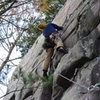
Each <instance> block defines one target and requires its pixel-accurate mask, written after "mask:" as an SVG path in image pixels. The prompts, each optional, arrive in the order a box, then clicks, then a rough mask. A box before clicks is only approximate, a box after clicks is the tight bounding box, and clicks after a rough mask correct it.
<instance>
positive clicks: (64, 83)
mask: <svg viewBox="0 0 100 100" xmlns="http://www.w3.org/2000/svg"><path fill="white" fill-rule="evenodd" d="M53 22H54V23H56V24H58V25H63V26H64V30H63V31H61V33H62V34H61V35H62V40H63V42H64V45H65V48H68V54H65V55H64V54H62V53H60V52H58V51H56V50H55V51H54V54H53V57H52V61H51V64H50V65H51V67H52V68H53V69H54V73H53V85H52V87H43V84H42V82H41V81H37V82H35V83H29V84H28V85H26V86H24V85H23V82H22V79H21V77H19V78H17V79H16V78H15V76H14V75H13V77H12V80H11V82H10V84H9V86H8V91H7V95H6V96H5V98H4V100H67V99H68V100H86V99H87V100H100V0H67V1H66V3H65V5H64V6H63V8H62V9H61V10H60V11H59V13H58V15H57V16H56V17H55V19H54V21H53ZM43 41H44V38H43V37H42V36H39V37H38V39H37V40H36V42H35V43H34V45H33V46H32V48H31V49H30V50H29V52H28V53H27V54H26V55H25V56H24V58H23V59H22V61H21V63H20V65H19V67H20V68H22V70H23V72H24V73H25V74H27V73H29V72H32V74H33V76H35V75H40V76H42V67H41V66H42V63H43V61H44V58H45V54H46V52H45V50H43V48H42V44H43ZM18 69H19V68H17V69H16V70H15V72H14V74H15V73H16V74H18Z"/></svg>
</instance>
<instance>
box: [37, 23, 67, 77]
mask: <svg viewBox="0 0 100 100" xmlns="http://www.w3.org/2000/svg"><path fill="white" fill-rule="evenodd" d="M38 29H39V30H42V34H43V36H44V37H45V41H44V44H43V48H44V49H46V52H47V55H46V57H45V60H44V64H43V76H44V77H48V75H47V71H48V66H49V63H50V60H51V57H52V55H53V51H54V47H55V46H56V50H57V51H60V52H62V53H66V50H65V49H64V45H63V43H62V40H61V38H60V35H59V33H58V31H60V30H63V27H62V26H58V25H56V24H53V23H48V24H47V25H46V24H44V23H41V24H39V25H38Z"/></svg>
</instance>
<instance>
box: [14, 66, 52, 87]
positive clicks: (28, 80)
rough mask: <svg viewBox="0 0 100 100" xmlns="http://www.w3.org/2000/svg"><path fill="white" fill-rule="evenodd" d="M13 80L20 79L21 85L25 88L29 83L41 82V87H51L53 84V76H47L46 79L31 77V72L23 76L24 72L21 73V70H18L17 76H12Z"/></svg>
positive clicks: (37, 76) (36, 76)
mask: <svg viewBox="0 0 100 100" xmlns="http://www.w3.org/2000/svg"><path fill="white" fill-rule="evenodd" d="M14 76H15V78H20V77H21V79H22V82H23V84H24V85H25V86H26V85H27V84H29V83H33V84H34V83H35V82H37V81H42V83H43V87H48V86H50V87H52V84H53V74H51V75H49V76H48V79H47V78H45V77H41V76H39V75H35V76H33V74H32V72H30V73H28V74H27V75H25V73H24V71H22V68H19V70H18V75H16V74H15V75H14Z"/></svg>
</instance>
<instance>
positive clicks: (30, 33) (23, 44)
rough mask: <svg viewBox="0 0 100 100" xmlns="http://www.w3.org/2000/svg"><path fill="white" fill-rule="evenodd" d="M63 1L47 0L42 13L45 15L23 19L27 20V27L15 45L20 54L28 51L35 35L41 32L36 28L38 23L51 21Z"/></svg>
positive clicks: (35, 37)
mask: <svg viewBox="0 0 100 100" xmlns="http://www.w3.org/2000/svg"><path fill="white" fill-rule="evenodd" d="M65 1H66V0H57V1H54V0H47V3H48V9H45V11H44V14H43V15H44V16H45V17H43V16H41V17H39V18H38V19H36V18H30V19H29V20H24V21H27V22H28V28H27V31H26V34H24V35H23V36H22V38H21V39H20V40H19V41H18V43H17V47H18V49H19V50H20V52H21V54H22V56H24V55H25V54H26V53H27V52H28V50H29V49H30V48H31V47H32V45H33V43H34V42H35V40H36V39H37V37H38V36H39V35H40V34H41V31H39V30H38V29H37V25H38V23H48V22H51V21H52V20H53V19H54V17H55V15H56V14H57V13H58V11H59V9H60V8H61V7H62V6H63V4H64V3H65Z"/></svg>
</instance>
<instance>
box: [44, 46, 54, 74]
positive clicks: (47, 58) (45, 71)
mask: <svg viewBox="0 0 100 100" xmlns="http://www.w3.org/2000/svg"><path fill="white" fill-rule="evenodd" d="M52 55H53V48H48V49H47V55H46V57H45V61H44V64H43V72H44V73H43V75H44V76H46V74H47V70H48V66H49V63H50V60H51V57H52Z"/></svg>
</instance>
